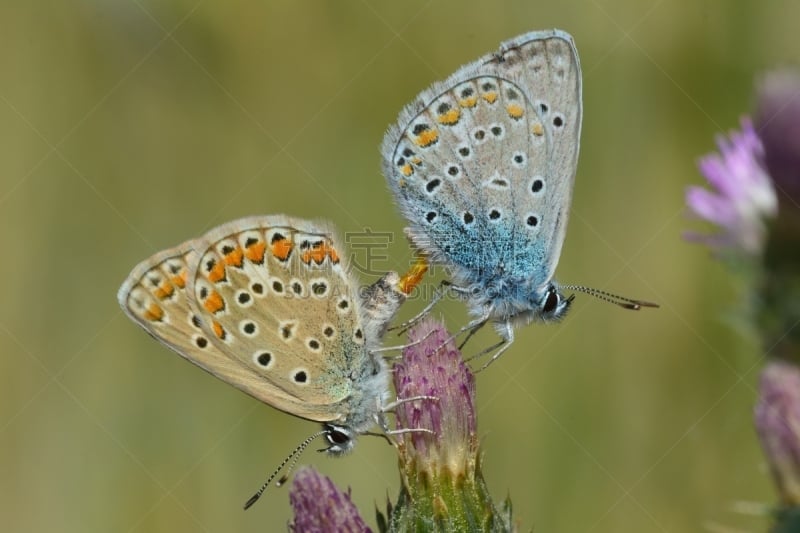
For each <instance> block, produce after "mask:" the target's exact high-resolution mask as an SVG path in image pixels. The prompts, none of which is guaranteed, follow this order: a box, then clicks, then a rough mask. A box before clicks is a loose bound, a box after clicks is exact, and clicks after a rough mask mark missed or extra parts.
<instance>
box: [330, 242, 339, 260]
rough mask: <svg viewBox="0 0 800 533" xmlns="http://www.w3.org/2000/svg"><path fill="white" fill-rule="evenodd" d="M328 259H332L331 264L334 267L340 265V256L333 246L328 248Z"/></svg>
mask: <svg viewBox="0 0 800 533" xmlns="http://www.w3.org/2000/svg"><path fill="white" fill-rule="evenodd" d="M328 257H330V259H331V263H333V264H334V265H335V264H337V263H339V254H337V253H336V250H335V249H334V248H333V246H328Z"/></svg>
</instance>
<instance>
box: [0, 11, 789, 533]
mask: <svg viewBox="0 0 800 533" xmlns="http://www.w3.org/2000/svg"><path fill="white" fill-rule="evenodd" d="M797 20H800V5H798V3H797V2H795V1H793V0H783V1H780V0H772V1H769V2H746V1H732V0H704V1H699V2H672V1H658V0H646V1H641V0H588V1H568V2H541V1H535V2H532V1H512V0H508V1H504V2H485V1H483V2H477V1H472V0H460V1H458V2H454V1H435V0H430V1H404V2H368V1H350V0H347V1H337V2H294V1H289V0H285V1H269V2H242V1H238V0H231V1H226V2H212V1H196V0H181V1H177V0H175V1H167V0H135V1H124V0H114V1H112V0H105V1H103V0H94V1H91V0H83V1H77V2H76V1H73V2H63V1H42V0H39V1H31V2H22V1H6V2H2V3H0V21H1V22H0V28H1V29H0V243H2V245H3V246H4V247H5V250H6V252H5V253H3V254H2V259H1V260H0V279H2V282H1V285H0V286H1V287H2V292H1V293H0V294H2V302H3V304H4V305H2V306H0V353H1V354H2V355H1V356H0V517H1V518H0V520H1V521H2V524H3V525H2V529H3V530H4V531H20V532H22V531H26V532H27V531H62V532H78V531H80V532H94V531H98V532H99V531H115V532H171V533H173V532H175V531H204V532H215V531H226V532H228V531H239V532H244V531H281V530H284V529H285V527H286V523H287V521H288V520H289V517H290V513H289V505H288V491H287V490H286V489H285V488H284V489H278V490H274V489H270V490H269V492H268V493H267V495H266V497H265V498H264V499H263V500H262V501H261V502H259V504H258V505H257V506H256V507H254V508H253V509H252V510H250V511H248V512H247V513H244V512H242V510H241V505H242V503H243V502H244V501H245V500H246V499H247V498H248V497H249V496H250V494H251V493H252V491H253V490H254V489H256V488H257V487H258V486H259V485H260V484H261V482H262V481H263V479H264V478H265V476H266V475H267V474H268V473H269V472H270V471H272V469H273V468H274V467H275V466H276V465H277V464H278V463H279V462H280V461H281V460H282V459H283V458H284V457H285V455H286V454H287V453H288V452H289V451H290V450H292V449H293V447H294V446H295V445H297V444H298V443H299V442H300V440H302V439H303V438H304V437H306V436H307V435H309V434H310V433H311V432H312V431H314V430H316V426H315V425H314V424H311V423H309V422H306V421H303V420H298V419H294V418H292V417H290V416H287V415H284V414H281V413H279V412H277V411H275V410H273V409H271V408H270V407H267V406H265V405H263V404H260V403H259V402H257V401H255V400H252V399H250V398H249V397H247V396H245V395H243V394H241V393H239V392H238V391H236V390H234V389H233V388H232V387H230V386H228V385H226V384H224V383H222V382H221V381H218V380H216V379H214V378H213V377H211V376H209V375H207V374H205V373H204V372H202V371H200V370H199V369H197V368H195V367H193V366H192V365H190V364H188V363H186V362H185V361H183V360H182V359H180V358H179V357H177V356H176V355H174V354H173V353H171V352H170V351H168V350H167V349H166V348H164V347H162V346H160V345H159V344H158V343H156V342H155V341H153V340H152V339H150V338H149V337H148V336H147V335H146V334H144V332H142V331H141V330H140V329H139V328H137V327H136V326H135V325H134V324H132V323H131V322H130V321H128V320H127V319H126V317H125V316H124V315H123V314H122V312H121V311H120V309H119V308H118V306H117V302H116V298H115V294H116V291H117V288H118V286H119V284H120V283H121V282H122V280H123V279H124V278H125V276H126V275H127V274H128V272H129V270H130V269H131V268H132V267H133V266H134V265H135V264H136V263H137V262H139V261H140V260H142V259H144V258H145V257H147V256H149V255H150V254H152V253H154V252H156V251H158V250H160V249H162V248H166V247H170V246H173V245H175V244H177V243H178V242H181V241H183V240H184V239H187V238H190V237H193V236H197V235H199V234H201V233H203V232H204V231H206V230H207V229H209V228H210V227H212V226H214V225H216V224H219V223H222V222H224V221H227V220H229V219H234V218H238V217H241V216H245V215H253V214H269V213H289V214H292V215H294V216H298V217H307V218H325V219H329V220H331V221H333V222H334V223H335V224H336V225H337V227H338V228H339V229H340V231H341V232H342V233H345V232H361V231H363V230H364V229H365V228H371V229H372V230H373V231H380V232H383V231H385V232H391V233H392V234H393V235H394V236H395V238H394V240H393V242H391V243H390V244H389V245H388V247H387V248H386V249H385V250H383V251H382V255H384V256H386V257H385V258H384V259H379V260H376V262H375V263H374V267H375V269H376V270H388V269H397V270H402V269H403V268H405V267H406V266H407V265H408V263H409V261H410V258H411V256H410V254H409V250H408V247H407V244H406V243H405V241H404V239H403V238H402V236H401V231H402V227H403V222H402V220H401V218H400V217H399V216H398V215H397V213H396V211H395V209H394V207H393V205H392V201H391V198H390V195H389V194H388V191H387V188H386V185H385V182H384V179H383V177H382V176H381V174H380V155H379V151H378V147H379V144H380V142H381V139H382V137H383V133H384V131H385V128H386V127H387V126H388V125H389V124H390V123H391V122H393V121H394V120H395V118H396V116H397V113H398V112H399V110H400V109H401V107H402V106H403V105H404V104H405V103H406V102H408V101H410V100H411V99H412V98H413V97H414V96H415V95H416V94H417V93H418V92H419V91H421V90H422V89H424V88H425V87H427V86H428V85H429V84H430V83H432V82H433V81H435V80H439V79H442V78H444V77H446V76H447V75H449V74H450V73H451V72H452V71H454V70H455V69H456V68H458V67H459V66H460V65H462V64H464V63H466V62H469V61H472V60H473V59H476V58H477V57H479V56H480V55H482V54H484V53H487V52H489V51H492V50H494V49H496V47H497V46H498V44H499V43H500V42H501V41H503V40H505V39H508V38H511V37H513V36H515V35H517V34H519V33H523V32H526V31H529V30H532V29H542V28H551V27H559V28H563V29H566V30H568V31H569V32H571V33H572V34H573V35H574V37H575V39H576V42H577V45H578V49H579V52H580V55H581V61H582V65H583V74H584V98H585V115H584V125H583V138H582V151H581V158H580V165H579V168H578V175H577V181H576V190H575V196H574V206H573V210H572V217H571V223H570V228H569V232H568V235H567V240H566V244H565V246H564V250H563V254H562V257H561V262H560V266H559V270H558V277H559V279H560V280H562V281H565V282H570V283H583V284H587V285H590V286H593V287H598V288H602V289H608V290H612V291H617V292H620V293H622V294H625V295H629V296H634V297H640V298H645V299H651V300H654V301H657V302H659V303H660V304H661V305H662V307H661V309H659V310H656V311H650V310H648V311H646V312H640V313H632V312H626V311H623V310H620V309H618V308H616V307H614V306H611V305H607V304H604V303H602V302H600V301H598V300H595V299H592V298H590V297H587V296H579V297H578V298H577V300H576V302H575V305H574V309H573V311H572V313H571V314H570V316H568V317H567V319H566V320H564V321H563V322H562V323H560V324H557V325H550V326H541V325H539V326H535V325H534V326H530V327H528V328H525V329H522V330H520V331H519V332H518V340H517V342H516V344H515V345H514V346H513V348H512V349H511V350H510V351H509V352H507V353H506V355H505V356H504V357H503V358H502V359H501V360H500V361H499V362H497V363H496V364H494V365H493V366H492V367H491V368H490V369H489V370H488V371H486V372H484V373H481V374H480V375H479V378H478V403H479V407H480V414H479V427H480V430H481V434H482V435H483V450H484V461H485V463H484V464H485V467H484V470H485V474H486V477H487V479H488V482H489V485H490V487H491V490H492V491H493V493H494V494H495V495H496V498H497V499H498V500H499V499H501V498H503V497H505V496H506V495H510V496H511V498H512V500H513V502H514V505H515V511H516V517H517V519H518V520H519V523H520V525H521V526H522V530H530V529H531V528H535V530H536V531H557V532H572V531H595V532H641V531H670V532H683V531H702V530H704V529H706V530H708V529H710V530H712V531H721V530H722V529H720V528H722V527H729V528H731V530H735V531H763V530H764V529H765V526H766V523H767V522H766V519H765V518H764V517H763V516H758V515H757V514H753V512H752V511H754V510H757V509H758V506H759V505H760V504H769V503H771V502H773V501H774V500H775V496H774V493H773V490H772V487H771V483H770V479H769V475H768V472H767V470H766V467H765V463H764V461H763V459H762V457H761V454H760V450H759V447H758V444H757V442H756V438H755V435H754V431H753V429H752V424H751V411H752V405H753V403H754V398H755V385H756V383H757V369H758V367H759V361H760V358H761V354H762V352H761V349H760V348H759V346H757V345H756V343H754V342H753V341H752V339H750V338H748V337H747V335H746V333H745V332H743V331H742V328H740V327H739V326H738V323H737V321H736V311H735V309H736V305H737V301H738V300H739V297H740V296H741V291H740V287H738V286H737V284H736V281H735V279H733V278H731V277H730V276H729V274H728V273H727V272H726V271H725V270H724V269H723V268H722V267H721V266H720V265H719V264H717V263H715V262H714V261H713V260H712V259H711V258H710V256H709V254H708V253H707V252H706V251H705V250H704V249H702V248H700V247H698V246H696V245H689V244H686V243H684V242H682V240H681V233H682V232H683V231H684V230H685V229H688V228H693V229H698V223H696V222H694V221H692V220H689V219H688V218H687V217H686V215H685V210H684V207H683V195H684V190H685V188H686V186H687V185H688V184H691V183H697V182H700V180H701V178H700V176H699V174H698V172H697V170H696V160H697V158H698V156H700V155H702V154H703V153H705V152H708V151H710V150H711V149H712V148H713V146H714V145H713V139H714V135H715V134H716V133H717V132H721V131H726V130H728V129H730V128H734V127H738V124H739V120H740V117H741V115H742V114H744V113H746V112H747V111H748V109H749V108H750V105H751V102H752V87H753V82H754V79H756V78H757V76H758V74H759V73H760V72H763V71H764V70H765V69H767V68H769V67H772V66H776V65H782V64H786V63H791V62H796V61H797V60H798V58H799V57H798V56H799V55H800V45H798V40H797V26H796V23H797ZM374 279H375V278H374V276H368V275H365V276H363V281H364V282H369V281H373V280H374ZM421 306H422V302H420V301H414V302H410V303H409V304H408V305H407V306H406V308H405V309H404V311H403V313H404V316H406V317H407V316H410V315H411V314H412V313H414V312H416V311H418V310H419V309H420V308H421ZM438 313H439V314H440V315H441V316H442V317H444V318H445V319H446V320H447V321H448V323H449V324H450V326H451V327H455V326H458V325H459V324H461V323H462V321H463V320H464V312H463V305H459V304H454V303H449V304H446V305H444V306H442V307H441V308H439V310H438ZM399 340H400V339H391V340H390V342H392V343H395V342H399ZM493 340H494V337H493V333H492V332H491V331H489V330H488V328H487V331H484V332H483V333H482V334H481V335H479V336H478V338H477V339H476V340H474V341H471V342H473V344H470V345H469V346H471V347H473V348H474V349H476V350H477V348H479V347H480V346H486V345H488V344H489V343H491V342H492V341H493ZM301 462H302V463H311V464H314V465H315V466H316V467H317V468H319V469H320V470H322V471H323V472H325V473H326V474H328V475H330V476H331V477H332V478H333V479H334V480H335V481H336V482H337V483H339V484H340V485H341V486H350V487H352V491H353V498H354V500H355V501H356V503H357V504H358V505H359V507H360V508H361V509H362V511H363V512H364V514H365V515H366V516H367V517H368V520H370V521H372V516H373V510H374V508H375V506H376V505H377V506H378V507H380V508H384V506H385V501H386V497H387V495H388V496H389V497H391V498H394V497H395V496H396V493H397V489H398V474H397V472H396V460H395V456H394V453H393V450H392V448H391V447H390V446H387V444H386V443H385V441H383V440H382V439H376V438H363V439H361V441H360V443H359V446H358V447H357V449H356V451H355V453H353V454H352V455H351V456H349V457H346V458H343V459H340V460H333V459H329V458H326V457H323V456H321V455H318V454H316V453H314V452H309V453H306V455H305V456H304V457H303V458H302V461H301ZM743 510H744V511H746V512H742V511H743ZM373 524H374V522H373Z"/></svg>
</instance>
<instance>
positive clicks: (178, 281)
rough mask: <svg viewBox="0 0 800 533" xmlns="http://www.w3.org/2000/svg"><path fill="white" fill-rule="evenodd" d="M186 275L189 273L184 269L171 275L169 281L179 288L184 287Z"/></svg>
mask: <svg viewBox="0 0 800 533" xmlns="http://www.w3.org/2000/svg"><path fill="white" fill-rule="evenodd" d="M188 277H189V273H188V272H186V271H185V270H184V271H182V272H181V273H180V274H178V275H177V276H172V277H171V278H170V280H169V281H170V282H171V283H172V284H173V285H175V286H176V287H178V288H179V289H183V288H184V287H186V279H187V278H188Z"/></svg>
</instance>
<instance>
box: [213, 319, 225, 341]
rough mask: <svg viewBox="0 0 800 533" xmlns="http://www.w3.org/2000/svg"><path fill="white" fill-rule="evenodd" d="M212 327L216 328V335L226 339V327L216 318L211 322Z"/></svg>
mask: <svg viewBox="0 0 800 533" xmlns="http://www.w3.org/2000/svg"><path fill="white" fill-rule="evenodd" d="M211 329H213V330H214V335H216V336H217V338H219V339H223V340H224V339H225V328H223V327H222V324H220V323H219V322H217V321H216V320H213V321H212V322H211Z"/></svg>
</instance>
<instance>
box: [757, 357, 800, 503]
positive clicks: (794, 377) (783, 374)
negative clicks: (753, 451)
mask: <svg viewBox="0 0 800 533" xmlns="http://www.w3.org/2000/svg"><path fill="white" fill-rule="evenodd" d="M755 424H756V429H757V431H758V436H759V438H760V439H761V446H762V448H763V449H764V454H765V455H766V456H767V460H768V461H769V464H770V469H771V470H772V475H773V477H774V479H775V484H776V485H777V487H778V492H779V493H780V496H781V500H782V502H783V503H784V505H786V506H796V505H800V368H798V367H797V366H795V365H794V364H792V363H789V362H786V361H783V360H780V359H772V360H770V361H769V362H768V363H767V365H766V366H765V367H764V370H763V371H762V373H761V387H760V391H759V398H758V403H757V404H756V408H755Z"/></svg>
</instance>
